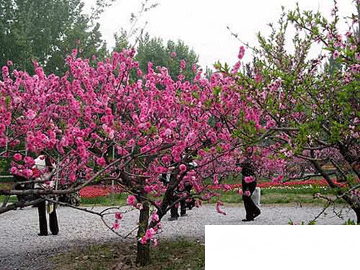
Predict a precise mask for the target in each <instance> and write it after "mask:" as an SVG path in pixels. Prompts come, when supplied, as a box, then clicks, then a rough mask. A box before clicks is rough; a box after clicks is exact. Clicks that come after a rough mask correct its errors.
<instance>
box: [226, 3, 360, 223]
mask: <svg viewBox="0 0 360 270" xmlns="http://www.w3.org/2000/svg"><path fill="white" fill-rule="evenodd" d="M335 4H336V2H335ZM351 19H352V22H351V23H350V29H349V30H348V31H347V32H346V33H345V34H344V35H341V33H339V30H338V28H337V24H338V21H339V17H338V15H337V7H336V6H335V7H334V9H333V17H332V20H331V21H328V20H327V19H326V18H325V17H323V16H322V15H321V14H320V13H314V12H312V11H305V12H301V11H300V8H299V7H298V8H297V9H296V10H294V11H291V12H289V13H288V14H286V13H285V12H284V13H283V15H282V17H281V18H280V20H279V25H278V29H276V28H275V27H272V29H273V31H272V34H271V35H270V37H269V38H264V37H263V36H262V35H261V34H259V43H260V48H259V49H256V50H255V53H256V59H255V62H254V64H253V65H252V68H251V69H250V70H248V72H247V74H243V73H231V72H230V70H228V68H225V67H221V68H220V70H221V71H223V72H225V73H226V74H228V76H234V78H236V80H237V81H238V83H239V84H240V85H242V86H243V87H244V88H243V89H244V92H246V99H247V100H248V101H249V102H250V103H251V104H253V106H255V107H259V108H261V112H262V113H263V115H262V116H263V118H264V119H267V121H268V124H267V128H265V129H264V130H261V132H260V133H261V135H260V136H259V134H257V133H255V132H253V131H254V130H251V129H248V131H250V136H249V135H248V134H246V136H248V137H253V135H256V137H255V139H256V138H258V144H260V145H261V144H267V145H274V146H277V147H278V148H277V149H279V154H280V156H282V158H283V160H284V161H286V162H287V163H288V164H289V165H295V167H296V166H297V167H298V169H299V171H300V172H301V170H304V169H306V172H307V176H306V177H311V176H314V175H318V176H322V177H323V178H324V179H325V180H326V181H327V183H328V184H329V186H330V187H331V188H333V190H334V193H335V194H336V195H337V198H338V199H340V200H345V201H346V202H347V203H348V204H349V206H350V207H351V208H352V209H353V210H354V211H355V213H356V215H357V222H358V223H359V222H360V200H359V186H360V185H359V178H360V170H359V168H360V146H359V136H360V120H359V119H360V118H359V116H360V111H359V109H360V107H359V101H360V96H359V93H360V91H359V85H358V83H359V64H358V61H359V60H360V54H359V51H358V48H359V39H358V37H357V36H355V35H354V31H353V30H352V27H353V26H354V24H355V23H356V22H357V21H358V18H357V16H355V15H353V16H352V18H351ZM289 23H293V25H294V26H295V28H296V29H297V30H298V32H297V33H296V34H295V36H294V37H293V44H294V53H289V52H287V51H286V49H285V39H286V37H287V34H286V33H287V31H286V30H287V26H288V24H289ZM300 30H302V32H300ZM301 33H302V34H301ZM316 42H317V43H322V44H323V45H324V47H325V50H326V51H328V52H330V55H329V54H326V53H325V52H322V53H321V54H320V55H319V56H318V57H315V58H313V59H311V57H309V50H310V48H311V46H312V44H314V43H316ZM329 56H331V57H332V59H333V61H334V62H335V63H334V64H332V65H324V64H325V63H324V61H325V60H326V59H327V57H329ZM242 133H243V132H242V131H238V134H242ZM329 164H331V166H332V170H327V169H325V167H324V165H329ZM295 167H294V166H288V168H289V169H290V168H292V170H287V171H284V172H279V174H280V176H281V177H282V176H283V175H281V174H282V173H284V175H286V174H288V176H292V175H295V176H296V175H297V174H298V172H296V170H295V171H294V168H295ZM298 175H299V176H301V175H304V174H303V173H300V174H298ZM319 196H321V195H319Z"/></svg>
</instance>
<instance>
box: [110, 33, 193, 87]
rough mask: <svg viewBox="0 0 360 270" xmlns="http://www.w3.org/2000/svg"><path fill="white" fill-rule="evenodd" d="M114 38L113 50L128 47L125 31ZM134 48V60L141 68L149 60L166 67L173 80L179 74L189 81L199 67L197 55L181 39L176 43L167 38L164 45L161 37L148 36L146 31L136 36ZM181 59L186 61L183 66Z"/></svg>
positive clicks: (145, 66)
mask: <svg viewBox="0 0 360 270" xmlns="http://www.w3.org/2000/svg"><path fill="white" fill-rule="evenodd" d="M115 38H116V45H115V51H118V52H120V51H121V50H122V49H123V48H129V46H130V44H129V41H128V40H127V34H126V32H122V33H121V34H120V35H115ZM136 50H137V54H136V56H135V60H136V61H138V62H139V65H140V68H141V69H142V70H146V69H147V66H148V63H149V62H151V63H152V64H153V65H154V67H166V68H167V69H168V71H169V74H170V76H171V78H172V79H173V80H174V81H177V80H178V76H179V75H180V74H182V75H183V76H184V79H185V80H188V81H191V80H192V79H193V78H194V77H195V76H196V73H197V71H198V69H199V65H198V64H197V63H198V59H199V57H198V56H197V55H196V54H195V52H194V51H193V50H191V49H190V48H189V47H188V46H187V45H185V43H184V42H183V41H181V40H179V41H177V43H176V42H174V41H172V40H169V41H168V42H167V43H166V45H165V44H164V41H163V39H162V38H156V37H155V38H150V35H149V34H148V33H146V34H145V35H141V36H140V37H139V38H138V45H137V47H136ZM182 61H183V63H186V65H185V66H184V67H183V68H181V63H182ZM180 69H181V70H180Z"/></svg>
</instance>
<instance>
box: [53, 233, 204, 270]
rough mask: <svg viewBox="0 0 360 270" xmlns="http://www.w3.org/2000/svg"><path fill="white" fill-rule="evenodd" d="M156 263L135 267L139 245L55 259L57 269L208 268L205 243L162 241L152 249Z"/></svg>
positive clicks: (106, 246)
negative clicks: (206, 266) (206, 265)
mask: <svg viewBox="0 0 360 270" xmlns="http://www.w3.org/2000/svg"><path fill="white" fill-rule="evenodd" d="M150 256H151V260H152V263H151V264H150V265H148V266H144V267H140V266H137V265H136V264H135V259H136V243H134V242H125V243H124V242H122V243H106V244H102V245H92V246H90V247H89V248H85V249H81V250H74V251H71V252H68V253H62V254H58V255H56V256H54V257H52V258H51V260H52V261H53V262H54V264H55V266H54V269H57V270H72V269H74V270H75V269H77V270H82V269H83V270H101V269H104V270H105V269H140V270H150V269H169V270H170V269H174V270H176V269H179V270H180V269H205V244H203V243H198V242H194V241H191V240H189V239H187V240H186V239H178V240H172V241H168V240H162V241H161V244H160V245H159V246H157V247H151V250H150Z"/></svg>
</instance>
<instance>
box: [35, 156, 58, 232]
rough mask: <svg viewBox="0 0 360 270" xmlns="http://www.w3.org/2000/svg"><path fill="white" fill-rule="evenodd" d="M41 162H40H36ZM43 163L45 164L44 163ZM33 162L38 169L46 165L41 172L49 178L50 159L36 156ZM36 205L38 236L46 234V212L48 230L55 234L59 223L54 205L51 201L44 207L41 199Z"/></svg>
mask: <svg viewBox="0 0 360 270" xmlns="http://www.w3.org/2000/svg"><path fill="white" fill-rule="evenodd" d="M37 163H41V164H37ZM44 163H45V164H44ZM35 164H36V166H37V167H40V168H38V169H43V168H41V167H46V169H47V172H46V173H44V174H43V178H45V179H46V180H50V179H49V178H50V177H51V173H52V170H53V164H52V163H51V160H50V158H49V157H38V158H37V159H36V160H35ZM36 206H37V207H38V213H39V225H40V233H39V235H40V236H46V235H48V230H47V220H46V212H48V213H49V225H50V226H49V227H50V231H51V233H52V234H53V235H57V234H58V233H59V225H58V220H57V215H56V205H55V204H53V203H48V205H47V206H48V209H46V201H45V200H44V201H42V202H40V203H38V204H37V205H36Z"/></svg>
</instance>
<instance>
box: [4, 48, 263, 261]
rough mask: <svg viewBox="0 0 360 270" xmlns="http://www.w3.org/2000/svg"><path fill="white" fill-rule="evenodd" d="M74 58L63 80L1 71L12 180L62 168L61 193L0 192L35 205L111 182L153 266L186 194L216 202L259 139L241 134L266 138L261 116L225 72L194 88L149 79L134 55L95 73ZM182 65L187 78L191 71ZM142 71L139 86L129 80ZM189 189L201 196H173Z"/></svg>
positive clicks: (56, 174) (158, 72) (157, 71)
mask: <svg viewBox="0 0 360 270" xmlns="http://www.w3.org/2000/svg"><path fill="white" fill-rule="evenodd" d="M76 54H77V52H76V50H74V51H73V54H72V55H71V56H69V57H68V58H67V64H68V67H69V71H68V72H67V73H66V74H64V75H63V76H62V77H58V76H55V75H49V76H47V75H46V74H44V72H43V69H42V68H41V67H40V66H38V65H37V63H35V70H36V74H35V75H34V76H29V75H28V74H27V73H26V72H22V71H17V70H12V71H11V63H8V65H7V66H4V67H3V68H2V77H3V80H2V81H0V93H1V95H0V104H1V107H0V115H1V119H2V124H1V125H0V153H1V157H3V158H7V159H11V160H12V163H11V173H12V174H15V175H20V176H23V177H25V178H26V179H28V181H26V182H27V183H30V182H34V180H33V179H34V178H36V179H40V178H39V177H40V176H42V175H44V174H46V173H48V172H47V171H46V169H45V170H40V171H39V170H34V158H35V157H36V156H38V155H39V154H44V155H46V156H48V157H50V158H51V160H52V162H53V163H54V164H55V167H56V169H55V170H53V172H52V173H51V179H52V181H54V183H55V185H53V186H49V185H42V187H41V188H36V189H29V190H10V191H9V190H0V194H6V195H9V194H14V195H29V194H35V195H36V196H38V197H37V199H35V200H34V201H32V202H29V203H28V205H30V204H33V203H36V202H37V201H38V200H42V199H46V200H50V201H53V199H51V197H49V196H50V195H54V194H55V195H60V194H66V193H70V192H74V191H78V190H80V189H81V188H82V187H84V186H86V185H87V184H89V183H93V182H96V181H98V180H99V179H101V180H113V181H115V182H116V183H117V184H118V185H120V186H121V188H122V189H123V190H125V191H126V192H128V193H129V194H130V196H129V198H128V204H129V205H131V206H134V207H136V208H138V209H139V211H140V214H139V227H138V232H137V239H138V240H139V241H138V256H137V261H138V262H139V263H140V264H146V263H148V262H149V261H150V257H149V245H150V242H151V241H152V240H153V238H154V235H155V234H156V233H157V232H158V231H159V229H160V227H161V223H160V221H161V219H162V217H163V216H164V215H165V214H166V213H167V211H168V210H169V209H170V208H171V207H172V206H173V205H174V204H176V203H178V201H179V200H180V199H182V198H184V197H186V196H187V197H188V198H190V196H191V197H192V198H195V199H197V200H204V199H206V200H207V199H209V198H210V197H211V196H213V195H214V194H213V192H211V191H210V192H208V191H207V185H208V184H209V181H208V180H207V179H209V178H210V179H212V181H213V183H214V184H218V181H219V180H218V179H219V178H221V177H224V176H226V175H227V174H228V173H233V172H234V171H239V168H238V166H237V162H238V161H239V160H241V158H242V152H241V147H243V146H245V145H248V144H249V143H251V140H250V139H249V138H246V140H247V141H246V142H244V139H245V137H244V135H243V134H240V133H239V134H236V131H237V130H239V126H240V125H245V126H247V128H250V129H251V128H255V129H256V130H260V129H261V123H260V119H261V117H259V115H258V112H259V110H260V108H253V107H249V106H248V105H249V103H248V102H247V101H246V100H244V99H243V95H242V94H241V91H242V87H241V86H239V85H238V84H237V82H236V80H235V79H234V78H232V77H231V76H226V75H225V74H222V73H214V74H213V76H212V77H211V78H210V80H207V79H204V78H203V77H202V74H201V71H200V72H198V73H197V74H196V76H195V78H194V81H193V82H189V81H185V80H184V79H183V78H181V77H180V79H179V80H178V81H173V79H172V78H171V77H170V76H169V73H168V70H167V69H166V67H153V66H152V63H149V64H148V70H147V72H145V73H144V72H143V71H142V70H140V69H139V65H138V63H137V62H135V61H134V60H133V58H134V55H135V50H133V49H131V50H124V51H123V52H121V53H116V52H115V53H113V56H112V58H111V59H110V58H109V59H107V60H106V61H105V62H99V63H97V64H96V67H95V68H94V67H92V65H93V64H94V63H90V62H91V61H93V60H88V59H84V60H83V59H80V58H76ZM181 65H182V66H181V67H179V69H180V70H182V69H183V66H184V65H185V63H181ZM134 72H135V73H136V74H137V80H134V81H131V80H130V73H134ZM131 78H133V76H132V77H131ZM244 112H245V115H244ZM254 121H255V126H254V124H253V122H254ZM240 135H241V136H240ZM259 149H260V148H259ZM260 153H262V154H264V153H263V152H262V150H259V156H260ZM268 154H269V153H268ZM268 154H264V155H265V156H267V155H268ZM190 163H195V164H196V167H195V168H194V166H192V167H191V166H189V164H190ZM168 173H172V174H174V176H175V177H172V178H171V181H170V183H168V184H167V185H164V183H163V182H162V181H161V179H160V178H161V175H163V174H168ZM47 180H48V179H45V180H44V181H42V180H37V182H41V181H42V182H45V184H46V181H47ZM186 183H189V184H191V185H192V186H193V187H194V192H192V193H191V194H189V193H186V192H183V193H182V196H179V199H178V200H177V201H175V202H174V201H171V200H170V197H171V195H172V193H173V192H174V190H175V189H178V190H180V194H181V191H182V190H183V187H184V185H185V184H186ZM220 205H221V202H219V203H218V204H217V209H218V211H219V212H220V213H222V211H221V210H220V208H219V206H220ZM18 206H24V205H21V203H20V202H19V203H15V204H14V205H10V206H9V207H6V208H5V209H2V210H1V212H4V211H8V210H11V209H14V208H16V207H18ZM121 214H122V213H120V212H117V213H116V216H115V222H114V223H113V224H112V226H111V227H110V228H111V229H113V230H117V229H119V228H121V220H122V218H123V216H122V215H121ZM99 215H100V216H101V217H102V218H103V214H99Z"/></svg>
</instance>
